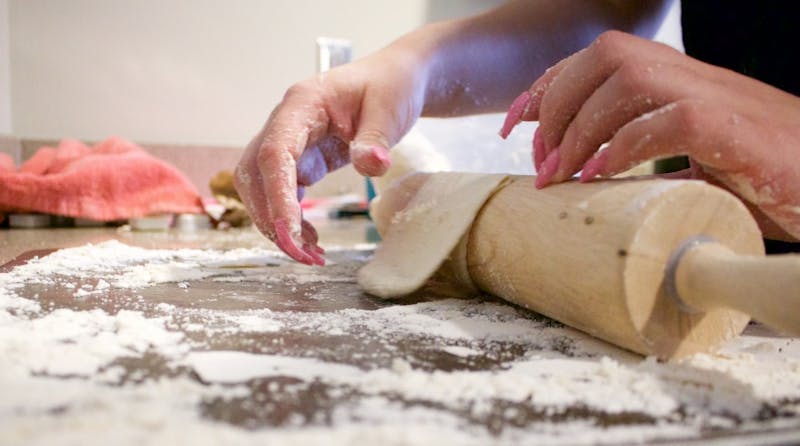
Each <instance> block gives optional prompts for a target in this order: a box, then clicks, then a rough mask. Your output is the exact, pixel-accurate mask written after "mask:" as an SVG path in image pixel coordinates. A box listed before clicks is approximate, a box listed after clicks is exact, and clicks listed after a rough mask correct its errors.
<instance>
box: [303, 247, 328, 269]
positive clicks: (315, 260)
mask: <svg viewBox="0 0 800 446" xmlns="http://www.w3.org/2000/svg"><path fill="white" fill-rule="evenodd" d="M317 248H318V247H317V246H313V245H311V244H308V243H306V244H304V245H303V251H304V252H305V253H306V254H307V255H308V256H309V257H311V259H312V264H313V265H317V266H324V265H325V259H324V258H322V256H321V255H320V254H321V253H319V251H317Z"/></svg>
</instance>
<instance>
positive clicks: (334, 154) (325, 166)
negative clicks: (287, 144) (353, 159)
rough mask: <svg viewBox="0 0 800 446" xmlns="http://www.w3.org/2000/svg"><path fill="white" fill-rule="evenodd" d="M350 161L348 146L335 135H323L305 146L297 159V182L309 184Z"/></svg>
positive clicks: (304, 184)
mask: <svg viewBox="0 0 800 446" xmlns="http://www.w3.org/2000/svg"><path fill="white" fill-rule="evenodd" d="M349 162H350V147H349V145H348V144H347V143H346V142H345V141H343V140H342V139H341V138H339V137H337V136H332V135H331V136H327V137H323V138H322V140H320V141H318V142H316V143H315V144H314V145H312V146H310V147H306V149H305V150H304V151H303V153H302V154H301V155H300V159H298V160H297V182H298V184H300V185H302V186H311V185H312V184H314V183H316V182H317V181H319V180H321V179H322V178H323V177H324V176H325V175H327V174H328V173H330V172H333V171H334V170H336V169H338V168H340V167H342V166H345V165H347V164H348V163H349Z"/></svg>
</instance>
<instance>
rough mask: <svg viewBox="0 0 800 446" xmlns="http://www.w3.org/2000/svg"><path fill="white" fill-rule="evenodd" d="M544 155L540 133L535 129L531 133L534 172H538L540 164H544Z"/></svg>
mask: <svg viewBox="0 0 800 446" xmlns="http://www.w3.org/2000/svg"><path fill="white" fill-rule="evenodd" d="M546 155H547V153H546V151H545V147H544V138H542V132H540V131H539V127H536V130H535V131H534V132H533V165H534V167H535V168H536V172H539V170H540V169H541V168H542V162H544V159H545V157H546Z"/></svg>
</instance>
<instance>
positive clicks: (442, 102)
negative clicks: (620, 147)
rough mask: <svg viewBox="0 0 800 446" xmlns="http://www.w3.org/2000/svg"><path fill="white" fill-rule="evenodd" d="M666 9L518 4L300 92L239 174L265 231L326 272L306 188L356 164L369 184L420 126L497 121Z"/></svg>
mask: <svg viewBox="0 0 800 446" xmlns="http://www.w3.org/2000/svg"><path fill="white" fill-rule="evenodd" d="M668 4H669V1H668V0H648V1H644V0H643V1H602V0H594V1H591V0H584V1H578V0H570V1H546V0H519V1H514V2H510V3H507V4H505V5H503V6H501V7H499V8H497V9H494V10H492V11H489V12H487V13H485V14H482V15H478V16H475V17H472V18H467V19H463V20H455V21H448V22H441V23H436V24H431V25H428V26H424V27H422V28H420V29H418V30H416V31H414V32H412V33H410V34H408V35H406V36H404V37H401V38H400V39H398V40H397V41H395V42H394V43H392V44H391V45H389V46H387V47H386V48H384V49H382V50H380V51H378V52H376V53H374V54H372V55H370V56H368V57H365V58H363V59H360V60H358V61H356V62H354V63H351V64H348V65H345V66H342V67H338V68H336V69H334V70H331V71H329V72H327V73H324V74H322V75H319V76H316V77H314V78H311V79H308V80H305V81H302V82H298V83H297V84H295V85H293V86H292V87H291V88H290V89H289V90H288V91H287V92H286V95H285V96H284V98H283V100H282V101H281V103H280V104H279V105H278V106H277V107H276V108H275V110H273V112H272V114H271V115H270V117H269V119H268V120H267V122H266V123H265V124H264V127H263V128H262V129H261V131H260V132H259V134H258V135H257V136H256V137H255V138H254V139H253V140H252V141H251V142H250V144H249V146H248V148H247V150H246V152H245V155H244V156H243V158H242V160H241V161H240V163H239V165H238V167H237V170H236V178H235V181H236V188H237V190H238V191H239V194H240V195H241V197H242V199H243V200H244V203H245V205H246V206H247V208H248V210H249V212H250V215H251V217H252V218H253V221H254V223H255V224H256V226H257V227H258V229H259V230H260V231H261V232H263V233H264V234H266V235H267V236H268V237H269V238H270V239H271V240H273V241H274V242H275V243H276V244H277V245H278V246H279V247H280V248H281V249H282V250H283V251H284V252H286V253H287V254H288V255H289V256H291V257H292V258H294V259H295V260H298V261H300V262H303V263H308V264H323V263H324V261H323V260H322V257H321V254H322V250H321V248H319V247H318V246H317V237H316V233H315V231H314V228H313V227H312V226H311V225H310V224H309V223H308V222H305V221H304V220H303V219H302V214H301V209H300V206H299V203H298V198H299V197H301V196H302V193H303V190H304V188H305V187H307V186H310V185H311V184H313V183H315V182H316V181H318V180H319V179H321V178H322V177H323V176H325V175H326V174H327V173H328V172H330V171H333V170H335V169H337V168H339V167H341V166H343V165H345V164H347V163H348V162H350V161H352V162H353V164H354V166H355V168H356V170H358V171H359V172H360V173H362V174H364V175H369V176H379V175H382V174H383V173H384V172H386V169H387V168H388V167H389V158H388V152H387V150H388V149H389V148H391V147H392V146H393V145H395V144H396V143H397V142H398V141H399V140H400V138H402V136H403V135H404V134H405V133H406V132H408V130H409V129H410V128H411V126H412V125H414V122H415V121H416V120H417V118H418V117H419V116H420V115H422V114H424V115H426V116H454V115H464V114H471V113H481V112H489V111H498V110H501V109H502V108H504V107H505V106H507V104H508V102H510V100H511V98H512V97H513V94H514V92H516V91H519V90H520V89H523V88H524V87H525V86H526V85H529V84H530V83H531V82H532V81H533V80H534V79H535V78H536V77H537V76H539V75H540V74H541V73H542V72H544V70H545V69H546V68H547V67H548V66H550V65H551V64H552V63H553V62H555V61H557V60H559V59H560V58H562V57H564V56H566V55H567V54H569V53H571V52H573V51H575V50H577V49H579V48H581V47H583V46H585V45H586V44H588V43H589V42H590V41H591V40H592V39H593V38H594V37H595V35H597V34H599V33H600V32H601V31H603V30H605V29H609V28H619V29H624V30H627V31H634V32H638V33H640V34H642V35H648V34H652V33H653V32H654V30H655V29H656V28H657V24H658V23H660V21H661V18H662V16H663V14H664V12H665V11H666V7H667V6H668Z"/></svg>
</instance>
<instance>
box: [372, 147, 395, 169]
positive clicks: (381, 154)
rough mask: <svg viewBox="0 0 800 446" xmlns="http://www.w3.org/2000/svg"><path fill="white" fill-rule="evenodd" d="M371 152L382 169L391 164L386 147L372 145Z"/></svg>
mask: <svg viewBox="0 0 800 446" xmlns="http://www.w3.org/2000/svg"><path fill="white" fill-rule="evenodd" d="M372 154H373V155H374V156H375V158H377V159H378V161H379V162H380V163H381V165H382V166H383V168H384V169H388V168H389V166H390V165H391V164H392V161H391V160H390V159H389V151H388V150H386V148H384V147H381V146H374V147H373V148H372Z"/></svg>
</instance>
